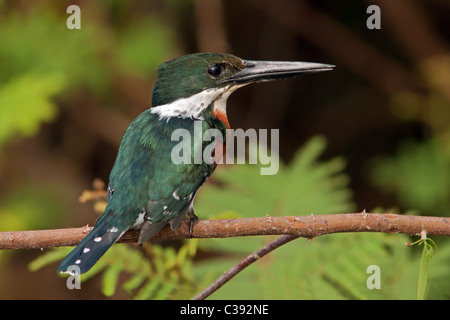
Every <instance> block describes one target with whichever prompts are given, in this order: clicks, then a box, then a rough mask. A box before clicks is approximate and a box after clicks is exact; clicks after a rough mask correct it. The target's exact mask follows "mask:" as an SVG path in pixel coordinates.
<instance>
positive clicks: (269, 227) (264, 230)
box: [0, 212, 450, 249]
mask: <svg viewBox="0 0 450 320" xmlns="http://www.w3.org/2000/svg"><path fill="white" fill-rule="evenodd" d="M91 229H92V227H88V226H85V227H82V228H73V229H54V230H33V231H8V232H0V249H42V248H50V247H61V246H74V245H76V244H78V243H79V242H80V241H81V240H82V239H83V238H84V237H85V236H86V234H87V233H88V232H89V231H90V230H91ZM423 230H426V232H427V234H428V235H430V236H433V235H440V236H450V218H447V217H424V216H408V215H397V214H389V213H384V214H375V213H366V212H362V213H343V214H332V215H310V216H298V217H296V216H291V217H269V216H266V217H261V218H245V219H226V220H200V221H199V222H198V223H197V224H196V225H195V227H194V232H193V235H192V236H193V238H229V237H243V236H257V235H294V236H297V237H305V238H314V237H317V236H320V235H323V234H330V233H342V232H386V233H403V234H409V235H420V232H421V231H423ZM138 234H139V232H138V231H128V232H127V233H125V234H124V235H123V237H122V238H121V239H120V242H134V243H136V242H137V239H138ZM189 238H190V234H189V223H187V222H184V223H182V224H181V226H180V227H179V228H178V229H176V230H174V231H172V230H170V228H169V227H166V228H164V229H163V230H161V231H160V232H159V233H158V234H157V235H156V236H154V237H153V238H152V241H153V242H160V241H165V240H180V239H189Z"/></svg>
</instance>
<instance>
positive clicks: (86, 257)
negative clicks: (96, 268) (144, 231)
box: [58, 219, 128, 274]
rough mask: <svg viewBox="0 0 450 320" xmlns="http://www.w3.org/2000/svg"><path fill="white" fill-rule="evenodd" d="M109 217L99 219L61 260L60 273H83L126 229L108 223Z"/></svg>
mask: <svg viewBox="0 0 450 320" xmlns="http://www.w3.org/2000/svg"><path fill="white" fill-rule="evenodd" d="M110 221H111V219H101V220H99V221H98V222H97V224H96V226H95V227H94V229H93V230H92V231H91V232H90V233H89V234H88V235H87V236H86V237H85V238H84V239H83V240H82V241H81V242H80V243H79V244H78V245H77V246H76V247H75V248H74V249H73V250H72V251H71V252H70V253H69V254H68V255H67V256H66V257H65V258H64V260H63V261H61V263H60V265H59V267H58V272H60V273H70V274H74V273H80V274H81V273H85V272H87V271H89V269H91V268H92V266H93V265H94V264H95V263H96V262H97V260H98V259H100V257H101V256H103V254H104V253H105V252H106V251H107V250H108V249H109V248H110V247H111V246H112V245H113V244H114V243H115V242H116V241H117V240H119V238H120V237H121V236H122V235H123V234H124V233H125V231H127V230H128V228H125V229H123V228H119V227H117V226H113V225H111V223H109V222H110Z"/></svg>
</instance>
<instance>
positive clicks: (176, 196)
mask: <svg viewBox="0 0 450 320" xmlns="http://www.w3.org/2000/svg"><path fill="white" fill-rule="evenodd" d="M172 197H173V198H174V199H175V200H180V196H179V195H178V193H177V190H175V191H174V192H173V193H172Z"/></svg>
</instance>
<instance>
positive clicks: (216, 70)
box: [208, 64, 222, 77]
mask: <svg viewBox="0 0 450 320" xmlns="http://www.w3.org/2000/svg"><path fill="white" fill-rule="evenodd" d="M221 72H222V66H221V65H220V64H213V65H210V66H209V67H208V73H209V74H210V75H212V76H213V77H217V76H219V75H220V73H221Z"/></svg>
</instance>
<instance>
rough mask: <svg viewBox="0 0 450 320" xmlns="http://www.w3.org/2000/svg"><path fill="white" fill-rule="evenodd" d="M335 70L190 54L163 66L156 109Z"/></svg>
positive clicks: (155, 97) (308, 64) (318, 65)
mask: <svg viewBox="0 0 450 320" xmlns="http://www.w3.org/2000/svg"><path fill="white" fill-rule="evenodd" d="M333 68H334V66H333V65H328V64H321V63H311V62H290V61H254V60H244V59H241V58H238V57H236V56H233V55H231V54H223V53H194V54H189V55H185V56H182V57H179V58H176V59H173V60H170V61H168V62H165V63H163V64H161V65H160V66H159V68H158V78H157V80H156V84H155V88H154V90H153V97H152V105H153V106H154V107H155V106H159V105H164V104H170V103H172V102H173V101H176V100H178V99H181V98H188V97H191V96H193V95H195V94H198V93H200V92H202V91H206V90H210V91H214V90H217V92H219V93H220V94H223V93H224V92H226V93H228V94H229V93H231V92H233V91H234V90H236V89H237V88H239V87H242V86H244V85H246V84H250V83H256V82H262V81H270V80H276V79H283V78H289V77H295V76H298V75H301V74H305V73H314V72H321V71H328V70H332V69H333Z"/></svg>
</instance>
